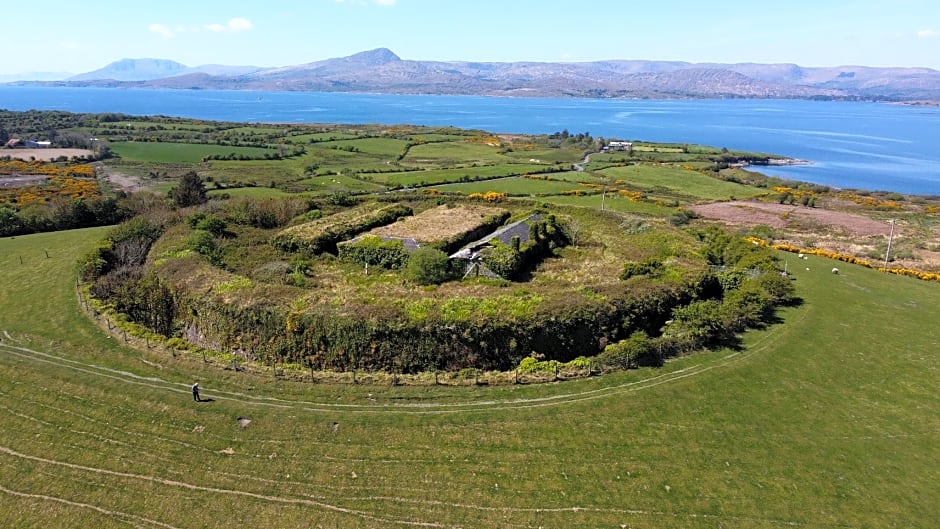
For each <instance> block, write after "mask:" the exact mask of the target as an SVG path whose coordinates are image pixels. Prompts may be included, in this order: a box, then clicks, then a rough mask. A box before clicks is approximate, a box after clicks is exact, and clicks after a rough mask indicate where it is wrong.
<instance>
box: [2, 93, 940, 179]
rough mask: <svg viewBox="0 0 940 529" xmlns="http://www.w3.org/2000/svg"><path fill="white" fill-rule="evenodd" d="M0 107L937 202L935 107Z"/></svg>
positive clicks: (426, 100) (253, 97) (196, 103)
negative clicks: (313, 131)
mask: <svg viewBox="0 0 940 529" xmlns="http://www.w3.org/2000/svg"><path fill="white" fill-rule="evenodd" d="M0 108H4V109H7V110H29V109H37V110H66V111H70V112H122V113H126V114H134V115H155V114H159V115H166V116H180V117H191V118H199V119H206V120H219V121H245V122H279V123H353V124H358V123H387V124H401V123H412V124H417V125H438V126H442V125H447V126H455V127H461V128H474V129H485V130H489V131H494V132H502V133H528V134H540V133H551V132H555V131H560V130H562V129H568V130H569V131H571V132H572V133H576V132H590V133H591V134H592V135H594V136H603V137H606V138H619V139H626V140H648V141H658V142H675V143H697V144H705V145H713V146H717V147H728V148H733V149H744V150H753V151H763V152H769V153H774V154H779V155H782V156H788V157H793V158H799V159H803V160H808V161H811V162H813V163H812V164H811V165H805V166H784V167H767V168H761V170H762V172H765V173H768V174H773V175H778V176H782V177H786V178H792V179H796V180H802V181H807V182H814V183H818V184H824V185H829V186H833V187H838V188H857V189H870V190H889V191H897V192H901V193H912V194H929V195H940V149H937V146H936V142H937V141H938V140H940V108H938V107H914V106H900V105H888V104H879V103H856V102H851V103H850V102H823V101H798V100H621V99H539V98H493V97H471V96H432V95H374V94H349V93H319V92H249V91H210V90H127V89H107V88H58V87H57V88H52V87H20V86H0Z"/></svg>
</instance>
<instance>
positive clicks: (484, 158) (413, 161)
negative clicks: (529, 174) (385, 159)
mask: <svg viewBox="0 0 940 529" xmlns="http://www.w3.org/2000/svg"><path fill="white" fill-rule="evenodd" d="M467 161H477V162H480V163H499V162H506V161H509V160H507V157H505V156H503V155H501V154H499V151H498V149H497V148H496V147H492V146H490V145H484V144H480V143H469V142H448V143H425V144H422V145H415V146H414V147H412V148H411V149H410V150H409V151H408V156H405V157H404V158H403V159H402V161H401V162H402V163H403V164H408V165H415V166H427V165H453V164H454V163H466V162H467Z"/></svg>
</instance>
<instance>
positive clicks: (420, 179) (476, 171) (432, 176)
mask: <svg viewBox="0 0 940 529" xmlns="http://www.w3.org/2000/svg"><path fill="white" fill-rule="evenodd" d="M544 170H545V166H544V165H537V164H497V165H482V166H475V167H459V168H453V169H427V170H421V171H400V172H383V173H374V174H362V175H360V176H361V177H363V178H368V179H369V180H371V181H374V182H379V183H382V184H386V185H398V186H416V185H420V186H423V185H432V184H445V183H451V182H466V181H470V180H480V179H489V178H495V177H500V176H515V175H521V174H526V173H537V172H541V171H544Z"/></svg>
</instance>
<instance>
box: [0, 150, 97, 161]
mask: <svg viewBox="0 0 940 529" xmlns="http://www.w3.org/2000/svg"><path fill="white" fill-rule="evenodd" d="M94 155H95V153H94V151H89V150H88V149H3V150H0V156H9V157H11V158H15V159H17V160H25V161H29V160H31V159H36V160H41V161H44V162H51V161H53V160H55V159H56V158H58V157H60V156H65V157H66V158H72V157H73V156H77V157H79V158H80V157H82V156H89V157H91V156H94Z"/></svg>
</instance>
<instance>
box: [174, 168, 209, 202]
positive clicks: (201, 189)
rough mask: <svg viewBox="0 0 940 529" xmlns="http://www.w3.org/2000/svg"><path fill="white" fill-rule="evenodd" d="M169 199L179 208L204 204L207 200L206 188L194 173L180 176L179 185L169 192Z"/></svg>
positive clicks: (190, 172)
mask: <svg viewBox="0 0 940 529" xmlns="http://www.w3.org/2000/svg"><path fill="white" fill-rule="evenodd" d="M169 197H170V198H171V199H173V202H175V203H176V205H177V206H179V207H181V208H185V207H189V206H197V205H199V204H205V203H206V202H207V201H208V200H209V196H208V194H207V192H206V186H205V184H203V182H202V178H200V177H199V175H198V174H196V172H195V171H189V172H187V173H185V174H184V175H183V176H181V177H180V181H179V184H178V185H177V186H176V187H174V188H173V189H171V190H170V192H169Z"/></svg>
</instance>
